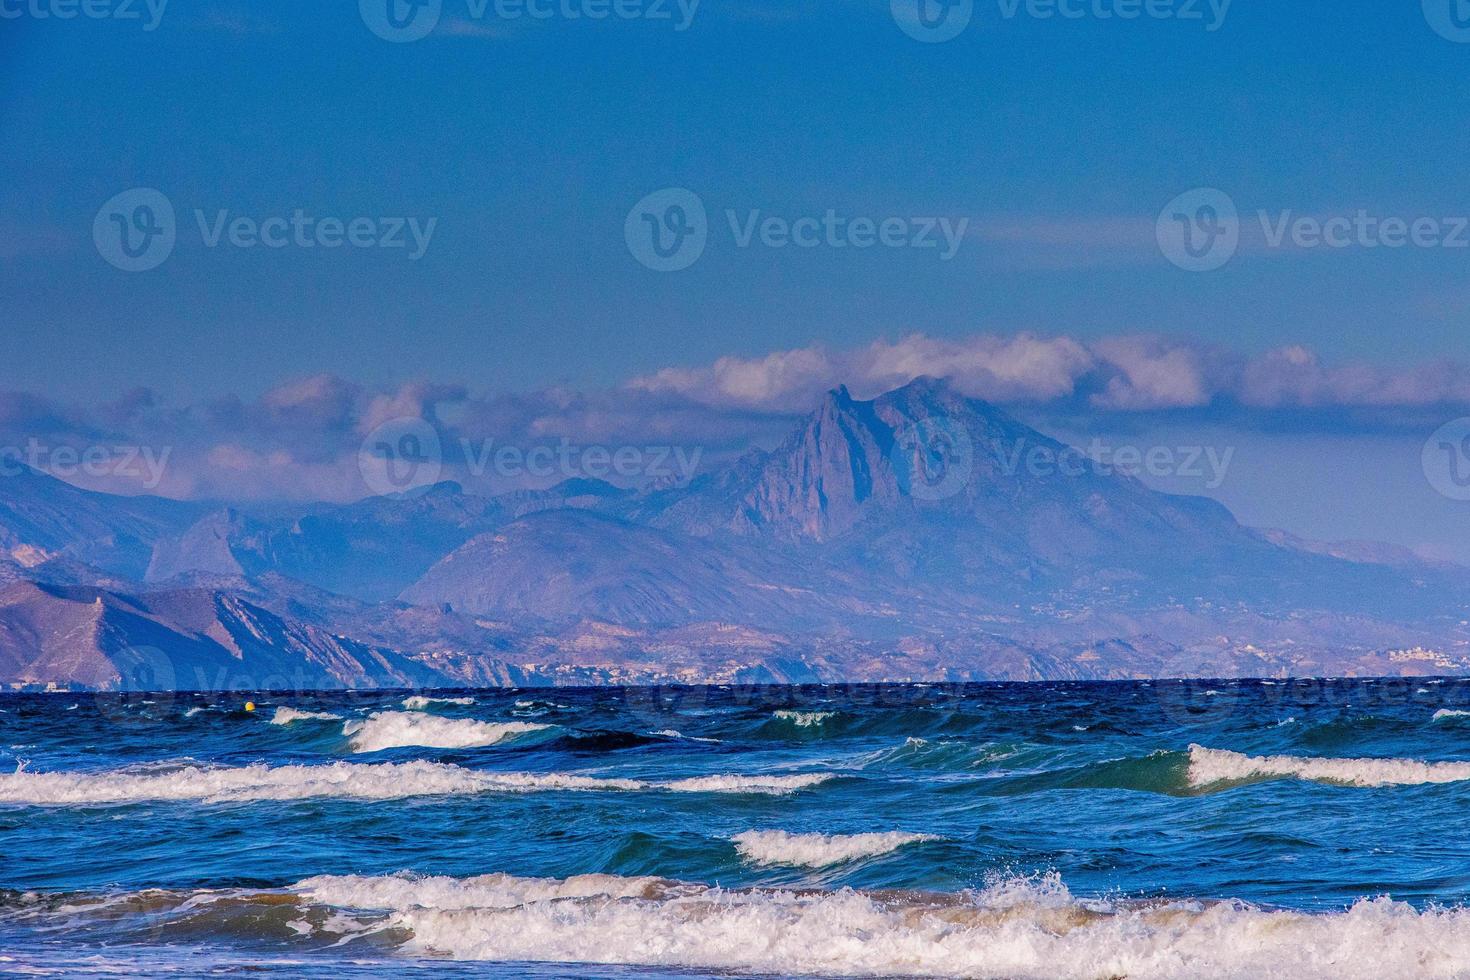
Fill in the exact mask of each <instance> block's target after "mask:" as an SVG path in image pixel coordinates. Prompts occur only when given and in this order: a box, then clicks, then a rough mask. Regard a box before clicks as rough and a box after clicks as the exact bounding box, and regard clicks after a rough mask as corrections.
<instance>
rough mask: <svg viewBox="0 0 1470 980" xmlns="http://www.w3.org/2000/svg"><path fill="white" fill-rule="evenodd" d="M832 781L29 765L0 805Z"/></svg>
mask: <svg viewBox="0 0 1470 980" xmlns="http://www.w3.org/2000/svg"><path fill="white" fill-rule="evenodd" d="M827 778H829V777H828V776H826V775H824V774H820V773H807V774H801V775H789V776H735V775H723V776H707V777H697V778H694V779H681V780H676V781H673V782H658V781H649V780H641V779H621V778H615V777H604V776H585V775H580V774H577V773H560V772H550V773H529V772H485V771H482V770H477V769H465V768H463V767H461V766H455V765H449V764H446V763H438V762H428V761H424V760H415V761H411V762H401V763H356V762H337V763H333V764H331V765H314V766H297V765H290V766H268V765H265V764H263V763H261V764H256V765H252V766H238V767H228V766H199V765H179V766H177V767H176V768H171V769H164V768H161V767H160V766H159V765H157V764H153V765H150V766H148V767H147V768H142V767H138V768H132V769H115V770H105V771H102V772H32V771H29V770H27V769H26V768H25V766H24V763H22V764H20V765H18V766H17V768H16V770H15V772H13V773H11V774H9V775H0V804H5V803H15V804H28V805H36V806H65V805H99V804H116V803H141V802H158V801H196V802H203V803H232V802H249V801H259V800H299V799H308V798H312V797H339V798H342V799H367V800H386V799H398V798H401V797H410V796H449V795H464V794H470V793H497V792H503V793H530V792H554V791H559V790H572V791H587V792H591V791H607V792H611V791H618V792H635V791H646V792H659V791H667V792H676V793H764V794H769V795H773V796H780V795H785V794H787V793H792V792H795V791H796V790H798V789H803V788H805V787H807V786H813V785H815V784H817V783H819V782H822V781H823V780H825V779H827Z"/></svg>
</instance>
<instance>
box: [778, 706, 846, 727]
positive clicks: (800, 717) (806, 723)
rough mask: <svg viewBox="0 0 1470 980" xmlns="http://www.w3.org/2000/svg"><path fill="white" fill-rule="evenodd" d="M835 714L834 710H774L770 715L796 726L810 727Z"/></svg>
mask: <svg viewBox="0 0 1470 980" xmlns="http://www.w3.org/2000/svg"><path fill="white" fill-rule="evenodd" d="M836 714H837V712H835V711H787V710H785V709H783V710H781V711H777V712H774V713H773V714H772V715H771V717H773V718H779V719H781V720H782V721H789V722H791V723H792V724H793V725H795V726H796V727H797V728H812V727H814V726H817V725H820V724H821V723H822V722H824V721H826V720H827V719H828V718H832V717H834V716H835V715H836Z"/></svg>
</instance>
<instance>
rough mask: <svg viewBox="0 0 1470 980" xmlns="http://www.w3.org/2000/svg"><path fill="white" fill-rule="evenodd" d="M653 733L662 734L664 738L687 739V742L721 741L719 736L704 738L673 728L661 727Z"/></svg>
mask: <svg viewBox="0 0 1470 980" xmlns="http://www.w3.org/2000/svg"><path fill="white" fill-rule="evenodd" d="M653 734H655V735H660V736H662V737H664V738H676V739H680V740H681V741H686V742H719V741H720V739H717V738H702V737H700V736H698V735H685V734H684V733H683V732H680V731H675V730H674V729H672V728H662V729H659V730H658V731H656V732H654V733H653Z"/></svg>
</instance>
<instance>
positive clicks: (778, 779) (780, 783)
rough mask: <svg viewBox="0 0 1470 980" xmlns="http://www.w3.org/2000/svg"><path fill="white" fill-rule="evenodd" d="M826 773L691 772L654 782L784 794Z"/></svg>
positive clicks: (673, 787)
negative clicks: (698, 774) (732, 773)
mask: <svg viewBox="0 0 1470 980" xmlns="http://www.w3.org/2000/svg"><path fill="white" fill-rule="evenodd" d="M831 778H832V776H831V775H830V774H829V773H824V772H803V773H793V774H791V775H787V776H736V775H729V774H726V775H720V776H693V777H690V778H688V779H676V780H674V781H673V782H668V783H661V784H657V785H660V786H662V788H664V789H667V790H670V791H671V792H675V793H761V794H766V795H770V796H784V795H785V794H787V793H795V792H796V791H797V790H802V789H810V788H811V787H813V786H817V785H819V784H821V783H825V782H826V781H827V780H829V779H831Z"/></svg>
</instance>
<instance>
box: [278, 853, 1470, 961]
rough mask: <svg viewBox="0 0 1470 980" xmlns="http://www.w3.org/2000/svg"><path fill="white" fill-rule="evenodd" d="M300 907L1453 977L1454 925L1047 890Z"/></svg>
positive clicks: (431, 885)
mask: <svg viewBox="0 0 1470 980" xmlns="http://www.w3.org/2000/svg"><path fill="white" fill-rule="evenodd" d="M291 890H292V891H293V892H295V893H297V894H298V895H299V896H300V898H301V900H302V901H305V902H310V903H317V904H321V905H328V906H336V907H340V908H344V909H355V910H375V911H376V912H378V913H380V914H382V915H384V916H385V918H384V919H383V920H382V921H381V927H382V928H384V929H387V928H396V929H401V930H403V931H405V932H406V933H407V934H408V935H409V936H410V938H409V939H408V940H407V941H406V942H405V943H404V945H403V947H402V952H405V953H408V954H411V955H416V956H424V955H432V956H447V957H451V958H453V959H457V960H487V961H512V962H514V961H520V962H563V963H598V964H623V965H635V966H651V967H660V966H662V967H683V968H694V969H705V970H719V971H731V972H759V973H770V974H823V975H846V976H851V975H904V976H969V977H992V978H1002V977H1004V978H1011V980H1029V978H1043V977H1044V978H1086V980H1097V978H1105V977H1122V976H1127V977H1129V978H1130V980H1175V978H1191V980H1192V978H1194V977H1199V976H1211V977H1238V978H1244V977H1251V978H1271V977H1274V978H1282V980H1285V978H1292V980H1298V978H1300V980H1315V978H1324V980H1325V978H1333V980H1360V978H1361V980H1369V978H1372V980H1378V978H1381V977H1385V976H1402V977H1408V976H1415V977H1455V976H1464V975H1465V974H1466V972H1467V971H1470V911H1467V910H1465V909H1439V908H1433V909H1429V910H1426V911H1422V912H1419V911H1415V910H1414V909H1413V908H1412V907H1410V906H1409V905H1407V904H1404V903H1399V902H1394V901H1391V900H1389V899H1386V898H1381V899H1375V900H1366V899H1365V900H1362V901H1359V902H1357V903H1356V904H1354V905H1353V906H1352V907H1351V908H1349V909H1347V910H1345V911H1342V912H1333V913H1319V914H1310V913H1303V912H1292V911H1271V910H1266V909H1261V908H1257V907H1255V906H1251V905H1248V904H1245V903H1241V902H1220V903H1208V904H1207V903H1200V902H1192V901H1183V902H1180V901H1175V902H1158V903H1151V904H1150V903H1133V904H1127V903H1118V902H1103V901H1084V900H1078V899H1076V898H1074V897H1073V896H1072V895H1071V894H1070V893H1069V892H1068V890H1067V888H1066V886H1065V885H1064V884H1063V883H1062V882H1061V880H1060V879H1059V878H1058V877H1056V876H1055V875H1050V876H1046V877H1042V878H1032V879H1016V880H1009V881H1001V882H997V883H995V884H993V885H991V886H990V887H988V888H986V889H984V890H982V891H979V892H971V893H965V894H961V895H933V894H927V895H926V894H922V893H891V892H890V893H866V892H861V891H855V890H852V889H844V890H842V891H837V892H795V891H775V890H749V891H731V890H724V889H720V888H711V887H705V886H702V885H693V884H686V883H681V882H673V881H667V880H664V879H658V878H646V877H645V878H622V877H618V876H613V875H583V876H578V877H573V878H567V879H564V880H559V879H538V878H515V877H511V876H509V875H485V876H481V877H477V878H467V879H456V878H444V877H435V878H411V877H408V876H404V875H393V876H385V877H356V876H321V877H315V878H309V879H307V880H305V881H302V882H300V883H298V884H297V885H295V886H293V888H292V889H291Z"/></svg>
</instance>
